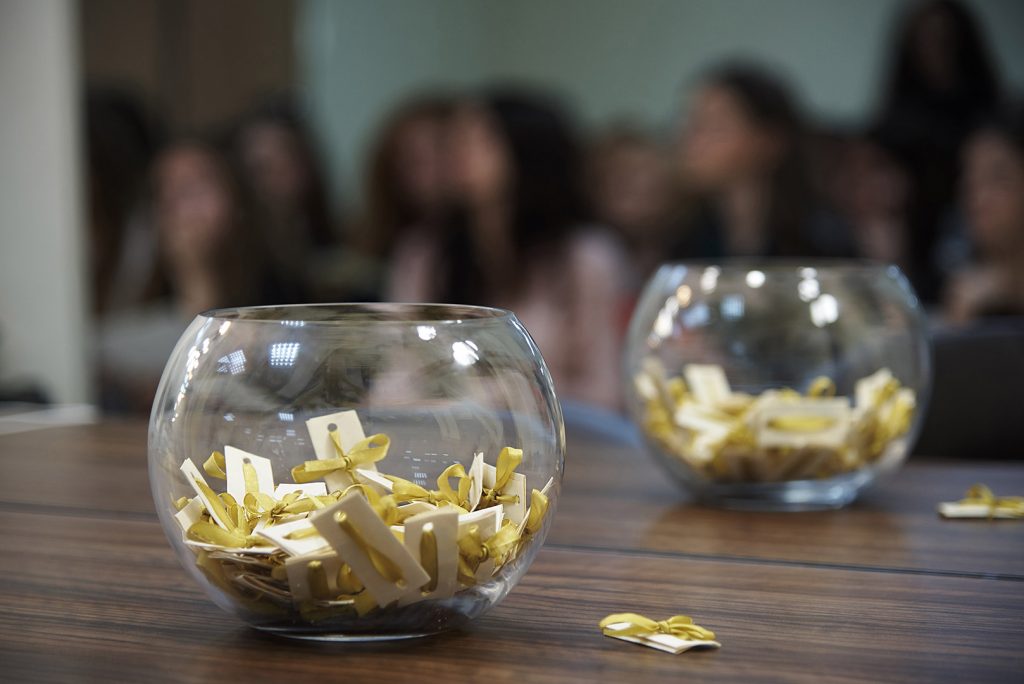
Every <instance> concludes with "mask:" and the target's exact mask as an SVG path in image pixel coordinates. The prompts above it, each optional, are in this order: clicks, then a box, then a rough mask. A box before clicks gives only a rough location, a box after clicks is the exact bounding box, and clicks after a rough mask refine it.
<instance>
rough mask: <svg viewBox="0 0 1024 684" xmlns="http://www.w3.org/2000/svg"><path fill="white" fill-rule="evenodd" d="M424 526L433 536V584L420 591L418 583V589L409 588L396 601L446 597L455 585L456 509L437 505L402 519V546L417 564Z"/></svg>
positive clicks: (457, 516)
mask: <svg viewBox="0 0 1024 684" xmlns="http://www.w3.org/2000/svg"><path fill="white" fill-rule="evenodd" d="M426 529H429V530H431V531H432V532H433V533H434V540H435V542H436V544H437V586H436V587H435V588H434V590H433V591H424V590H423V589H422V587H421V588H420V591H418V592H415V593H413V592H409V593H408V594H406V595H405V596H403V597H402V598H401V600H400V601H399V605H405V604H408V603H413V602H415V601H425V600H427V599H435V598H448V597H449V596H451V595H453V594H454V593H455V590H456V589H457V588H458V585H459V546H458V534H459V514H458V512H457V511H456V510H455V509H454V508H439V509H437V510H433V511H430V512H428V513H421V514H419V515H416V516H413V517H412V518H409V519H408V520H406V521H405V548H406V549H408V550H409V553H410V554H411V555H412V557H413V558H414V559H416V562H417V563H419V564H420V565H421V567H422V564H423V559H422V558H421V557H420V541H421V539H422V538H423V532H424V530H426ZM428 574H429V573H428Z"/></svg>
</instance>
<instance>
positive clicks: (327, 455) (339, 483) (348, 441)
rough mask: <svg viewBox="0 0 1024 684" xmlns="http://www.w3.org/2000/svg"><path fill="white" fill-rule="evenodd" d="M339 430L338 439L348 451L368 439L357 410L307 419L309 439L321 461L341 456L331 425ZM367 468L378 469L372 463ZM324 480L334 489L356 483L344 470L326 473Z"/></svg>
mask: <svg viewBox="0 0 1024 684" xmlns="http://www.w3.org/2000/svg"><path fill="white" fill-rule="evenodd" d="M332 426H333V427H334V428H335V429H336V430H337V431H338V441H339V442H340V443H341V448H342V449H343V450H345V451H346V452H348V451H349V450H351V449H352V447H354V446H355V445H356V444H358V443H359V442H361V441H363V440H364V439H366V434H365V433H364V432H363V425H362V423H360V422H359V415H358V414H357V413H356V412H355V411H340V412H338V413H331V414H329V415H326V416H318V417H317V418H310V419H309V420H307V421H306V429H307V430H309V439H310V442H311V443H312V444H313V451H314V453H316V457H317V458H318V459H320V460H321V461H325V460H328V459H331V458H337V457H339V456H341V454H339V453H338V450H337V449H336V448H335V447H334V440H332V439H331V427H332ZM364 469H365V470H373V471H376V470H377V468H376V466H374V465H373V464H372V463H371V464H368V465H366V466H365V468H364ZM324 482H326V483H327V486H328V488H329V489H330V490H331V491H332V492H333V491H344V490H345V489H346V488H348V487H349V486H351V485H352V484H354V483H355V481H354V480H353V479H352V476H351V475H349V474H348V473H347V472H345V471H343V470H337V471H335V472H333V473H327V474H326V475H324Z"/></svg>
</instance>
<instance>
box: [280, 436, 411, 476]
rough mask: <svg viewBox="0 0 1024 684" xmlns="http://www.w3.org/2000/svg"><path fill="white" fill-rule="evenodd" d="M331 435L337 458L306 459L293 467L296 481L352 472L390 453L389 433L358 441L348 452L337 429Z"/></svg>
mask: <svg viewBox="0 0 1024 684" xmlns="http://www.w3.org/2000/svg"><path fill="white" fill-rule="evenodd" d="M330 435H331V441H332V442H333V444H334V449H335V451H337V453H338V456H337V457H336V458H325V459H317V460H315V461H306V462H305V463H303V464H302V465H298V466H295V467H294V468H292V479H293V480H295V482H297V483H299V484H303V483H306V482H312V481H313V480H319V479H320V478H322V477H324V476H325V475H328V474H330V473H333V472H337V471H339V470H344V471H346V472H348V473H351V472H352V471H353V470H355V469H356V468H360V467H362V466H367V465H370V464H371V463H376V462H377V461H380V460H382V459H384V458H385V457H386V456H387V455H388V448H389V447H390V446H391V439H390V438H389V437H388V436H387V435H384V434H377V435H371V436H369V437H367V438H366V439H363V440H361V441H359V442H357V443H356V444H354V445H353V446H352V448H351V449H350V450H349V451H348V452H347V453H346V452H345V450H344V449H342V448H341V442H340V440H339V438H338V432H337V430H333V431H331V433H330Z"/></svg>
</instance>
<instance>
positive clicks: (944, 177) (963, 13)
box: [875, 0, 1001, 301]
mask: <svg viewBox="0 0 1024 684" xmlns="http://www.w3.org/2000/svg"><path fill="white" fill-rule="evenodd" d="M1000 97H1001V96H1000V85H999V75H998V72H997V70H996V67H995V63H994V62H993V60H992V58H991V56H990V54H989V51H988V47H987V46H986V44H985V40H984V37H983V35H982V32H981V28H980V27H979V25H978V22H977V21H976V20H975V18H974V16H973V15H972V14H971V12H970V11H969V10H968V9H967V7H965V6H964V5H963V4H962V3H960V2H955V1H954V0H929V1H928V2H921V3H919V4H917V5H914V6H912V7H911V8H910V9H909V10H908V11H907V12H906V14H905V15H904V16H903V18H902V19H901V20H900V22H899V23H898V24H897V26H896V31H895V34H894V39H893V41H892V48H891V54H890V56H889V66H888V73H887V76H886V77H885V83H884V86H883V92H882V101H881V103H880V107H879V113H878V116H877V122H876V124H875V129H876V130H878V131H879V132H880V133H881V134H882V135H884V136H885V137H886V138H887V139H888V140H890V141H892V143H893V145H894V149H895V150H896V151H897V152H898V154H899V156H900V161H901V163H902V164H903V165H904V166H905V167H906V168H907V169H908V170H909V172H910V176H911V197H910V207H909V224H910V236H909V237H910V241H909V247H910V250H909V251H910V254H911V256H912V257H913V263H912V269H913V270H912V273H911V276H912V279H913V280H914V284H915V286H916V287H917V290H918V292H919V294H920V295H921V296H922V297H923V298H924V299H926V300H929V301H931V300H934V299H935V298H936V296H937V295H938V293H939V288H940V286H941V283H940V282H939V276H938V274H937V273H936V271H935V269H934V267H933V264H932V263H931V259H932V256H933V253H934V246H935V242H936V239H937V237H938V235H939V233H940V232H941V230H940V229H941V226H942V223H943V221H942V219H943V217H944V215H946V214H947V213H948V212H949V210H950V209H951V205H952V204H953V203H954V200H955V198H956V184H957V173H958V168H959V155H960V149H961V147H962V145H963V143H964V141H965V140H966V139H967V136H968V135H969V134H970V132H971V130H972V129H973V128H974V126H975V125H977V124H978V122H979V121H980V120H982V119H984V118H985V117H986V116H988V115H989V114H991V113H992V112H993V111H995V110H996V109H997V108H998V105H999V101H1000Z"/></svg>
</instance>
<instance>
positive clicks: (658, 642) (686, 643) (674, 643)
mask: <svg viewBox="0 0 1024 684" xmlns="http://www.w3.org/2000/svg"><path fill="white" fill-rule="evenodd" d="M627 624H628V623H617V624H616V625H609V627H615V626H618V625H623V626H624V625H627ZM606 636H610V637H611V638H612V639H621V640H622V641H628V642H630V643H631V644H640V645H641V646H649V647H650V648H655V649H657V650H659V651H664V652H665V653H673V654H676V655H678V654H680V653H682V652H684V651H689V650H690V649H691V648H721V647H722V644H720V643H718V642H717V641H700V640H694V641H690V640H687V639H680V638H679V637H677V636H673V635H671V634H652V635H650V636H618V635H615V634H608V635H606Z"/></svg>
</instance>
